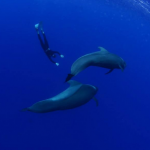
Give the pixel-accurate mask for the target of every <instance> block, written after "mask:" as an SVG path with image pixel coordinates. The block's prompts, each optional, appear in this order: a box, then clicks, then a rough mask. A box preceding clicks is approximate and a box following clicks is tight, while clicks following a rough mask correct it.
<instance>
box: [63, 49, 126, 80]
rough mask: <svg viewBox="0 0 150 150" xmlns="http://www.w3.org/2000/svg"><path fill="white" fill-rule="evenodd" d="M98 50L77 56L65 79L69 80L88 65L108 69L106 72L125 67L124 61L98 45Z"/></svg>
mask: <svg viewBox="0 0 150 150" xmlns="http://www.w3.org/2000/svg"><path fill="white" fill-rule="evenodd" d="M98 48H99V49H100V51H97V52H94V53H90V54H87V55H84V56H82V57H80V58H78V59H77V60H76V61H75V62H74V63H73V65H72V66H71V74H68V76H67V78H66V81H69V80H70V79H71V78H72V77H73V76H75V75H77V74H78V73H79V72H81V71H82V70H84V69H86V68H87V67H89V66H97V67H102V68H107V69H110V70H109V71H108V72H107V73H106V74H109V73H111V72H112V71H113V70H114V69H121V70H122V71H123V70H124V69H125V67H126V63H125V61H124V60H123V59H122V58H121V57H119V56H117V55H115V54H112V53H110V52H108V51H107V50H106V49H104V48H103V47H98Z"/></svg>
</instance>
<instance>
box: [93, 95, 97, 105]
mask: <svg viewBox="0 0 150 150" xmlns="http://www.w3.org/2000/svg"><path fill="white" fill-rule="evenodd" d="M93 99H94V101H95V102H96V106H98V100H97V98H95V97H93Z"/></svg>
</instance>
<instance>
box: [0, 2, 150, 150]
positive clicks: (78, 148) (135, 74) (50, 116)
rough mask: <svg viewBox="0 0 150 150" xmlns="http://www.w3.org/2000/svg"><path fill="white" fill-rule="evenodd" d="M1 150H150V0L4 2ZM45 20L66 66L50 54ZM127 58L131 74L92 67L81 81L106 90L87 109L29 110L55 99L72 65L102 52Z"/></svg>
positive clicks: (1, 12)
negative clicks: (44, 44)
mask: <svg viewBox="0 0 150 150" xmlns="http://www.w3.org/2000/svg"><path fill="white" fill-rule="evenodd" d="M0 18H1V23H0V70H1V71H0V83H1V86H0V106H1V109H0V118H1V121H0V122H1V123H0V150H30V149H32V150H60V149H61V150H149V149H150V142H149V141H150V111H149V107H150V101H149V100H150V92H149V89H150V79H149V77H150V70H149V64H150V59H149V57H150V3H149V2H148V1H146V0H145V1H144V0H143V1H142V0H126V1H125V0H71V1H70V0H63V1H62V0H32V1H30V0H26V1H18V0H13V1H12V0H1V1H0ZM39 21H42V22H43V28H44V31H45V34H46V36H47V39H48V41H49V44H50V47H51V49H53V50H57V51H59V52H61V53H62V54H63V55H64V56H65V57H64V59H62V58H59V57H57V58H56V60H57V62H59V63H60V66H59V67H57V66H55V65H54V64H52V63H51V62H50V61H49V59H48V58H47V57H46V55H45V53H44V52H43V50H42V48H41V46H40V43H39V41H38V38H37V34H36V31H35V28H34V25H35V24H36V23H38V22H39ZM98 46H102V47H104V48H106V49H107V50H108V51H109V52H112V53H115V54H117V55H119V56H121V57H122V58H123V59H124V60H125V61H126V63H127V67H126V69H125V70H124V72H121V70H114V71H113V72H112V73H111V74H109V75H105V73H106V72H107V71H108V70H107V69H102V68H97V67H89V68H87V69H86V70H84V71H82V72H81V73H80V74H78V75H77V76H76V77H74V80H77V81H80V82H82V83H85V84H92V85H95V86H97V87H98V88H99V91H98V93H97V95H96V98H97V99H98V100H99V106H98V107H96V104H95V101H94V100H91V101H90V102H89V103H87V104H86V105H83V106H81V107H78V108H75V109H72V110H65V111H56V112H51V113H46V114H36V113H32V112H21V111H20V110H21V109H22V108H25V107H28V106H30V105H32V104H33V103H35V102H37V101H40V100H44V99H47V98H50V97H53V96H55V95H56V94H58V93H59V92H61V91H63V90H64V89H66V88H67V87H68V86H69V85H68V84H67V83H66V84H65V83H64V81H65V78H66V76H67V74H68V73H70V67H71V65H72V63H73V62H74V61H75V60H76V59H77V58H78V57H80V56H82V55H85V54H87V53H91V52H95V51H98Z"/></svg>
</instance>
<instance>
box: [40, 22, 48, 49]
mask: <svg viewBox="0 0 150 150" xmlns="http://www.w3.org/2000/svg"><path fill="white" fill-rule="evenodd" d="M39 26H40V29H41V32H42V34H43V37H44V42H45V46H46V47H47V49H48V48H49V44H48V41H47V38H46V36H45V32H44V30H43V26H42V22H40V23H39Z"/></svg>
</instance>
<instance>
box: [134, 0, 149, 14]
mask: <svg viewBox="0 0 150 150" xmlns="http://www.w3.org/2000/svg"><path fill="white" fill-rule="evenodd" d="M132 2H134V3H133V5H135V6H139V7H140V8H142V9H143V10H144V11H145V12H146V13H150V3H149V2H148V1H146V0H145V1H144V0H133V1H132Z"/></svg>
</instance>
